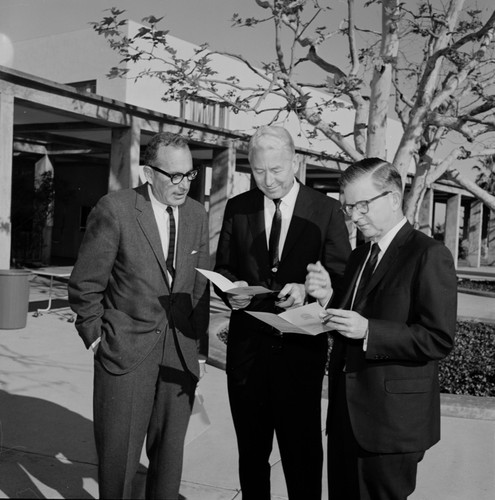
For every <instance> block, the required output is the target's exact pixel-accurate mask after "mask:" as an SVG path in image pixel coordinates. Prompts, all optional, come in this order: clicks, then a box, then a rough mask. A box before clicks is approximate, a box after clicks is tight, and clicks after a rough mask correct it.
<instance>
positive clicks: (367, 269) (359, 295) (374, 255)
mask: <svg viewBox="0 0 495 500" xmlns="http://www.w3.org/2000/svg"><path fill="white" fill-rule="evenodd" d="M379 253H380V247H379V246H378V243H373V245H372V246H371V254H370V257H369V259H368V261H367V262H366V265H365V266H364V270H363V274H362V275H361V280H360V281H359V285H358V288H357V290H356V296H355V297H354V303H353V305H352V309H353V310H354V311H357V310H358V309H360V308H361V307H362V305H363V304H362V302H363V299H365V298H366V297H365V295H364V291H365V290H366V287H367V285H368V283H369V281H370V279H371V276H372V274H373V271H374V270H375V267H376V261H377V260H378V254H379Z"/></svg>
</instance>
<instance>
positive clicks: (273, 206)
mask: <svg viewBox="0 0 495 500" xmlns="http://www.w3.org/2000/svg"><path fill="white" fill-rule="evenodd" d="M249 161H250V164H251V169H252V174H253V177H254V180H255V182H256V185H257V188H256V189H253V190H251V191H248V192H246V193H243V194H241V195H239V196H236V197H235V198H233V199H231V200H229V201H228V203H227V206H226V209H225V217H224V221H223V226H222V230H221V233H220V239H219V243H218V251H217V261H216V271H218V272H220V273H222V274H223V275H224V276H226V277H227V278H229V279H231V280H232V281H234V282H235V283H236V284H237V285H239V286H240V285H246V284H249V285H263V286H266V287H269V288H270V289H272V290H275V291H279V293H278V294H277V293H275V294H271V295H269V294H266V295H258V296H256V297H250V296H235V295H228V294H221V296H222V298H223V299H224V301H225V302H226V304H227V305H228V306H229V307H231V308H232V310H233V311H232V314H231V319H230V327H229V334H228V342H227V377H228V390H229V399H230V406H231V411H232V417H233V421H234V426H235V430H236V434H237V443H238V449H239V475H240V482H241V489H242V493H243V499H244V500H250V499H252V500H269V499H270V464H269V457H270V453H271V451H272V444H273V436H274V433H276V436H277V441H278V445H279V448H280V454H281V458H282V466H283V469H284V473H285V478H286V482H287V489H288V492H289V498H290V499H291V500H297V499H300V500H319V499H320V498H321V474H322V455H323V453H322V443H321V408H320V406H321V388H322V379H323V374H324V369H325V362H326V358H327V338H326V336H325V335H320V336H317V337H307V336H302V335H300V336H298V335H296V334H283V335H282V334H281V333H280V332H278V331H273V330H272V329H271V328H270V327H267V326H266V325H265V324H264V323H261V322H260V321H258V320H256V319H254V318H253V317H251V316H250V315H249V314H247V313H246V312H245V311H244V310H245V309H246V310H254V311H269V312H278V311H281V310H284V309H288V308H292V307H297V306H301V305H303V304H304V302H305V300H306V294H305V289H304V280H305V276H306V266H307V265H308V264H309V263H310V262H314V261H320V262H321V265H323V266H324V268H325V269H327V270H328V272H329V273H330V276H332V280H333V282H334V283H335V284H336V287H337V288H338V284H339V283H340V280H341V276H342V273H343V270H344V267H345V263H346V261H347V257H348V255H349V253H350V245H349V237H348V232H347V228H346V225H345V221H344V217H343V215H342V212H341V211H340V204H339V203H338V202H337V201H335V200H333V199H331V198H328V197H327V196H325V195H323V194H320V193H318V192H316V191H314V190H313V189H310V188H308V187H306V186H304V185H301V184H300V183H299V182H298V181H297V180H296V179H295V174H296V172H297V167H298V165H297V161H296V156H295V149H294V143H293V141H292V138H291V136H290V134H289V133H288V132H287V131H286V130H285V129H284V128H282V127H263V128H260V129H259V130H258V131H257V132H256V133H255V134H254V136H253V137H252V139H251V141H250V144H249Z"/></svg>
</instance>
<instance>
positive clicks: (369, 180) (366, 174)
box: [306, 158, 457, 500]
mask: <svg viewBox="0 0 495 500" xmlns="http://www.w3.org/2000/svg"><path fill="white" fill-rule="evenodd" d="M340 183H341V186H342V194H343V198H344V202H345V203H344V211H345V213H346V214H347V215H348V217H350V218H352V222H353V223H354V224H355V225H356V226H357V228H358V229H359V230H360V231H361V232H362V233H363V235H364V236H365V237H366V238H368V239H369V240H370V241H369V242H368V243H367V244H365V245H361V246H360V247H358V248H356V250H354V252H353V253H352V254H351V257H350V259H349V263H348V265H347V268H346V272H345V284H346V289H345V291H344V293H343V294H342V293H341V292H339V291H334V293H333V298H332V303H331V306H332V307H331V308H329V309H327V311H326V315H325V317H324V318H323V320H324V321H325V322H326V323H327V325H328V326H329V327H331V328H332V330H335V334H334V339H335V340H334V344H333V349H332V353H331V356H330V367H329V410H328V421H327V429H328V490H329V494H330V498H331V499H345V500H365V499H366V500H368V499H380V500H405V499H406V498H407V497H408V496H409V495H410V494H411V493H412V492H413V491H414V488H415V485H416V471H417V466H418V462H419V461H420V460H421V459H422V458H423V455H424V452H425V450H426V449H428V448H429V447H430V446H432V445H433V444H435V443H436V442H437V441H438V440H439V439H440V391H439V383H438V360H439V359H442V358H444V357H445V356H447V354H448V353H449V352H450V350H451V349H452V346H453V341H454V332H455V327H456V305H457V279H456V272H455V268H454V263H453V260H452V255H451V254H450V252H449V250H448V249H447V248H446V247H445V246H444V245H442V244H441V243H439V242H438V241H435V240H434V239H432V238H429V237H428V236H426V235H424V234H423V233H421V232H420V231H417V230H415V229H413V228H412V227H411V225H410V224H409V223H408V222H407V220H406V218H405V217H404V213H403V211H402V181H401V177H400V175H399V172H398V171H397V169H395V168H394V167H393V166H392V165H391V164H390V163H388V162H386V161H383V160H381V159H380V158H367V159H365V160H361V161H359V162H357V163H355V164H353V165H351V166H350V167H349V168H348V169H347V170H346V171H345V172H344V173H343V174H342V177H341V179H340ZM308 269H309V273H308V277H307V281H306V285H307V290H308V292H309V293H310V294H311V295H313V296H314V297H315V298H318V299H319V300H323V301H326V300H328V299H329V298H330V297H331V296H332V289H331V281H332V280H331V277H330V279H329V277H328V274H327V273H326V272H325V271H324V270H322V269H321V267H320V266H316V265H310V266H308ZM339 286H340V284H339Z"/></svg>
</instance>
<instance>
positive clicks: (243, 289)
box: [196, 267, 273, 295]
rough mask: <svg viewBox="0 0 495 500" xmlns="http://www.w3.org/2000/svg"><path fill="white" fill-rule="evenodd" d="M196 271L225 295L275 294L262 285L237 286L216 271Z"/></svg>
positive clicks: (197, 269)
mask: <svg viewBox="0 0 495 500" xmlns="http://www.w3.org/2000/svg"><path fill="white" fill-rule="evenodd" d="M196 271H198V272H200V273H201V274H202V275H203V276H206V277H207V278H208V279H209V280H210V281H211V282H212V283H213V284H214V285H216V286H217V287H218V288H220V290H222V292H225V293H231V294H232V295H261V294H262V293H273V290H270V289H269V288H265V287H264V286H260V285H252V286H251V285H247V286H235V285H234V283H232V281H230V280H229V279H228V278H226V277H225V276H223V275H221V274H220V273H216V272H215V271H208V270H207V269H200V268H199V267H197V268H196Z"/></svg>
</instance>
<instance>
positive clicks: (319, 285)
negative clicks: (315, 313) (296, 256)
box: [304, 261, 333, 307]
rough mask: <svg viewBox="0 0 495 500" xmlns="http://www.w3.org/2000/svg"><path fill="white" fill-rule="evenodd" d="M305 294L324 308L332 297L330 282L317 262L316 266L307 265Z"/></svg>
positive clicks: (324, 270) (327, 275)
mask: <svg viewBox="0 0 495 500" xmlns="http://www.w3.org/2000/svg"><path fill="white" fill-rule="evenodd" d="M306 269H307V271H308V274H307V275H306V282H305V283H304V286H305V287H306V293H307V294H308V295H311V297H314V298H315V299H317V300H318V302H319V303H320V305H321V306H323V307H325V306H326V305H327V304H328V302H329V301H330V299H331V298H332V295H333V288H332V281H331V280H330V275H329V274H328V272H327V270H326V269H325V268H324V267H323V266H322V264H321V262H320V261H318V262H317V263H316V264H308V267H307V268H306Z"/></svg>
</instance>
